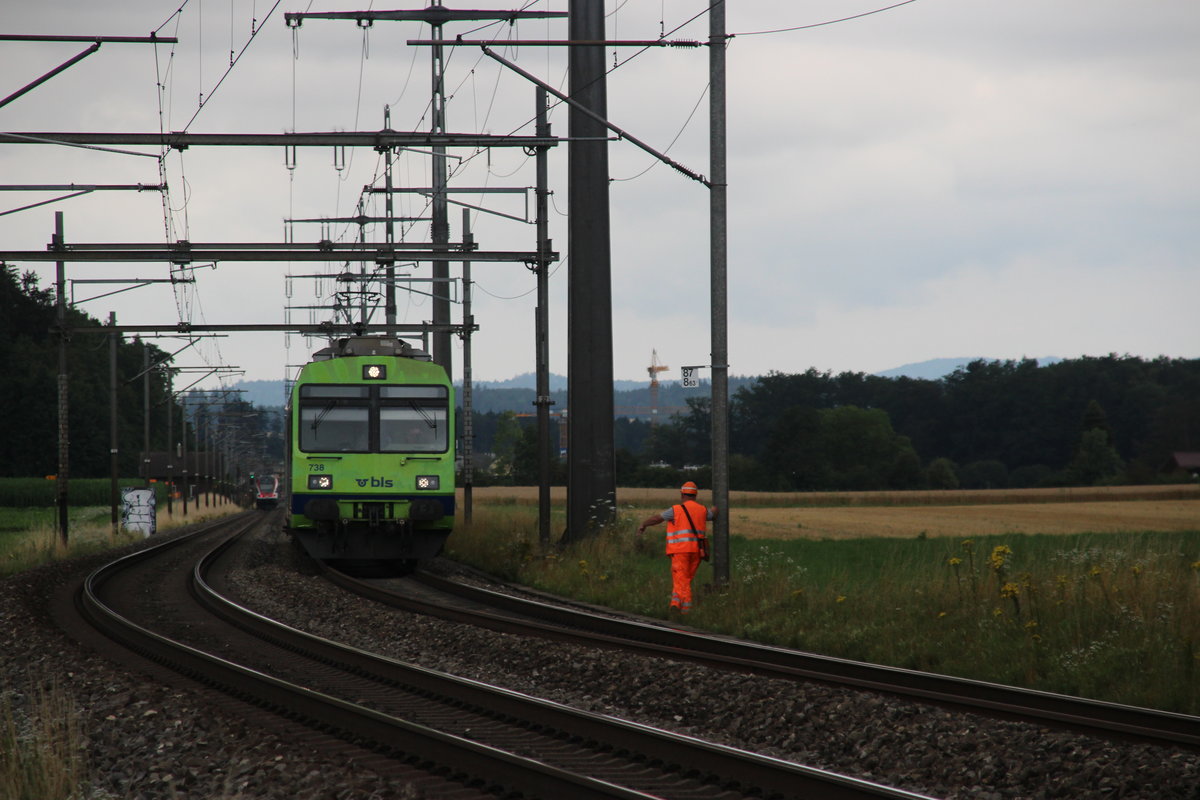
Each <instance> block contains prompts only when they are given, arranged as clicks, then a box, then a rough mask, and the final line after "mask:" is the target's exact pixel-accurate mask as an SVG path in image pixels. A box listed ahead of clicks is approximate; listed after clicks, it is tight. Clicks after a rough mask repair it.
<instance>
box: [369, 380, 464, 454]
mask: <svg viewBox="0 0 1200 800" xmlns="http://www.w3.org/2000/svg"><path fill="white" fill-rule="evenodd" d="M379 391H380V408H379V450H380V452H383V453H444V452H446V450H447V448H448V447H449V425H448V424H447V417H448V410H447V407H448V405H449V395H448V393H447V391H446V387H445V386H382V387H380V390H379Z"/></svg>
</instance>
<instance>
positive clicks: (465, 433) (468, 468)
mask: <svg viewBox="0 0 1200 800" xmlns="http://www.w3.org/2000/svg"><path fill="white" fill-rule="evenodd" d="M473 241H474V236H473V235H472V233H471V210H470V209H469V208H464V209H463V243H464V244H466V243H471V242H473ZM434 291H437V289H436V285H435V288H434ZM474 325H475V318H474V317H473V316H471V262H470V261H464V262H463V391H462V414H463V418H462V447H461V448H460V449H459V453H460V455H462V484H463V522H465V523H466V524H468V525H470V524H471V518H472V515H473V514H474V498H473V492H474V488H475V487H474V484H475V419H474V413H475V412H474V405H473V404H472V392H473V391H474V390H473V387H472V382H471V380H472V376H471V369H472V366H471V328H472V327H473V326H474Z"/></svg>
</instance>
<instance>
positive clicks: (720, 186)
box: [708, 0, 730, 585]
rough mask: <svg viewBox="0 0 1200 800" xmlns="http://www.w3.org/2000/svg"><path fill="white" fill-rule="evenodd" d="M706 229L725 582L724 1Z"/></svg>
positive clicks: (712, 104)
mask: <svg viewBox="0 0 1200 800" xmlns="http://www.w3.org/2000/svg"><path fill="white" fill-rule="evenodd" d="M708 18H709V38H708V42H709V48H708V54H709V55H708V57H709V73H710V78H709V80H710V81H711V86H712V89H711V91H710V92H709V159H710V161H711V174H712V188H711V189H710V190H709V192H710V194H709V198H710V206H709V227H710V229H711V231H712V233H711V234H710V236H711V238H710V243H709V246H710V248H711V251H710V256H709V257H710V260H711V303H712V364H713V367H712V371H713V373H712V466H713V503H714V504H715V505H716V506H717V507H718V508H720V510H721V514H720V516H719V518H718V520H717V522H716V525H715V526H714V529H715V530H714V536H713V546H714V551H715V552H714V553H713V577H714V580H715V581H716V583H717V585H723V584H727V583H729V518H730V514H729V349H728V322H729V313H728V302H727V296H726V285H727V274H726V267H727V264H726V261H727V256H728V240H727V237H726V231H727V228H726V175H725V147H726V143H725V44H726V41H725V0H716V2H714V3H713V4H712V7H711V8H709V10H708Z"/></svg>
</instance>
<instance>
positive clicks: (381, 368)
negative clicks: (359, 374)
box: [363, 364, 387, 381]
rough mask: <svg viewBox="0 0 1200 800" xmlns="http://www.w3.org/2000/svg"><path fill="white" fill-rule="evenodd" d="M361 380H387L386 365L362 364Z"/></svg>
mask: <svg viewBox="0 0 1200 800" xmlns="http://www.w3.org/2000/svg"><path fill="white" fill-rule="evenodd" d="M363 380H364V381H385V380H387V365H386V364H364V365H363Z"/></svg>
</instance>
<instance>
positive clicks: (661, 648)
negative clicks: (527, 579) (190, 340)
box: [328, 571, 1200, 750]
mask: <svg viewBox="0 0 1200 800" xmlns="http://www.w3.org/2000/svg"><path fill="white" fill-rule="evenodd" d="M328 575H329V577H330V579H331V580H333V581H335V582H336V583H338V584H340V585H342V586H343V587H345V588H348V589H350V590H352V591H355V592H357V593H360V594H364V595H366V596H369V597H372V598H374V599H376V600H378V601H380V602H384V603H388V604H391V605H394V606H396V607H400V608H404V609H406V610H409V611H414V612H418V613H423V614H430V615H433V616H438V617H441V618H443V619H450V620H454V621H458V622H466V623H470V624H473V625H481V626H484V627H488V628H491V629H493V630H498V631H503V632H509V633H523V634H530V633H533V632H536V635H541V636H545V637H547V638H552V639H555V640H559V641H567V642H574V643H580V644H590V645H593V646H603V647H613V648H619V649H622V650H627V651H631V652H639V653H643V654H647V655H657V656H664V657H668V658H673V659H677V660H687V661H692V662H696V663H701V664H705V665H708V666H712V667H718V668H723V669H732V670H738V671H743V672H747V673H752V674H757V675H763V676H768V677H776V678H787V679H792V680H806V681H816V682H820V683H823V684H827V685H832V686H842V687H851V688H857V689H864V690H870V691H876V692H881V693H886V694H889V695H893V696H899V697H905V698H909V699H913V700H917V701H922V702H930V703H935V704H938V705H939V706H942V707H947V708H953V709H958V710H966V711H972V712H979V713H984V714H989V715H993V716H998V717H1001V718H1006V719H1013V720H1018V721H1023V722H1034V723H1038V724H1042V725H1048V726H1055V727H1059V728H1062V729H1065V730H1072V731H1075V732H1082V733H1087V734H1090V735H1097V736H1103V737H1108V738H1119V739H1122V740H1126V741H1132V742H1138V743H1149V744H1153V745H1167V746H1176V747H1184V748H1188V749H1192V750H1200V718H1198V717H1194V716H1189V715H1185V714H1174V713H1170V712H1165V711H1157V710H1154V709H1147V708H1140V707H1136V706H1127V705H1120V704H1115V703H1107V702H1101V701H1096V700H1088V699H1085V698H1079V697H1071V696H1067V695H1059V694H1053V693H1048V692H1039V691H1033V690H1028V689H1020V688H1015V687H1010V686H1003V685H999V684H992V683H986V682H981V681H972V680H967V679H963V678H955V677H951V676H944V675H937V674H933V673H924V672H917V671H913V670H905V669H898V668H894V667H885V666H879V665H875V664H867V663H862V662H856V661H848V660H845V659H838V658H831V657H827V656H820V655H816V654H812V653H806V652H801V651H796V650H787V649H783V648H776V647H770V646H766V645H760V644H755V643H753V642H746V641H743V640H737V639H732V638H728V637H721V636H713V635H710V634H701V633H699V632H696V631H692V630H688V629H686V628H685V627H683V626H679V625H667V624H664V623H659V622H657V621H652V620H638V619H632V618H629V617H621V616H618V615H615V614H609V613H604V611H603V610H602V609H596V608H594V607H590V606H586V605H584V604H579V603H573V602H571V601H567V600H562V599H561V598H550V597H548V596H546V595H541V594H540V593H537V592H531V591H529V590H525V589H523V588H521V587H504V590H503V591H496V590H492V589H488V588H484V587H483V586H480V585H478V582H477V581H470V582H466V581H461V580H453V579H450V578H447V577H444V576H439V575H434V574H431V573H428V572H422V573H418V574H416V575H415V576H412V577H411V578H408V579H405V580H404V581H402V582H399V583H392V584H391V586H389V585H388V583H387V582H378V581H362V580H358V579H355V578H353V577H350V576H347V575H344V574H342V573H337V572H332V571H331V572H329V573H328ZM405 584H408V585H405ZM414 584H415V585H414ZM400 587H403V588H400Z"/></svg>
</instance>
